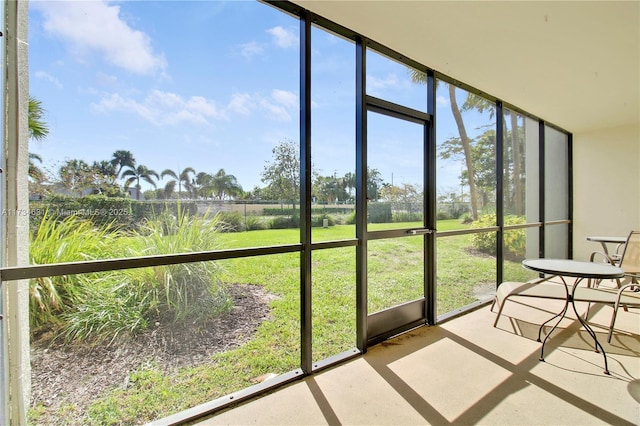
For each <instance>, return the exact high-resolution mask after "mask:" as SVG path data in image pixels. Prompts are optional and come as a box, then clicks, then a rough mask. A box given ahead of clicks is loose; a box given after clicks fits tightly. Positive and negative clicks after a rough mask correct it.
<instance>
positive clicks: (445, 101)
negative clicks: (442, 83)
mask: <svg viewBox="0 0 640 426" xmlns="http://www.w3.org/2000/svg"><path fill="white" fill-rule="evenodd" d="M436 104H438V105H449V99H448V98H445V97H444V96H442V95H440V96H436Z"/></svg>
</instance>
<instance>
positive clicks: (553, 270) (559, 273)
mask: <svg viewBox="0 0 640 426" xmlns="http://www.w3.org/2000/svg"><path fill="white" fill-rule="evenodd" d="M522 266H524V267H525V268H527V269H530V270H532V271H536V272H539V273H541V274H545V275H549V277H547V278H545V279H544V280H543V281H546V280H547V279H549V278H552V277H559V278H560V279H561V280H562V283H563V284H564V287H565V290H566V294H567V299H566V301H565V304H564V308H563V309H562V311H560V312H559V313H558V314H556V315H555V316H553V317H551V318H549V319H548V320H547V321H545V322H544V323H543V324H542V325H541V326H540V330H539V331H538V342H539V341H540V340H541V339H540V336H541V331H542V328H543V327H544V326H545V325H546V324H547V323H548V322H550V321H552V320H553V319H554V318H558V322H557V323H556V324H555V325H554V326H553V328H552V329H551V331H550V332H549V333H547V335H546V337H545V338H544V341H543V342H542V348H541V349H540V361H544V345H545V343H546V342H547V339H549V336H551V333H553V331H554V330H555V329H556V327H558V325H559V324H560V321H562V319H563V318H564V317H565V315H566V313H567V309H568V307H569V303H571V306H572V307H573V312H575V314H576V317H577V318H578V320H579V321H580V324H582V326H583V327H584V329H585V330H587V332H588V333H589V335H590V336H591V337H592V338H593V341H594V342H595V345H596V352H598V350H600V351H602V356H603V357H604V373H605V374H609V367H608V365H607V354H606V353H605V352H604V348H603V347H602V345H601V344H600V342H598V338H597V336H596V333H595V332H594V331H593V329H592V328H591V327H590V326H589V324H587V322H586V321H585V320H583V319H582V316H581V315H580V314H578V310H577V309H576V305H575V302H574V295H575V292H576V288H577V287H578V285H579V284H580V282H581V281H582V280H584V279H585V278H587V279H589V278H591V279H596V280H602V279H614V278H621V277H623V276H624V271H623V270H622V269H621V268H618V267H617V266H613V265H610V264H608V263H592V262H581V261H577V260H566V259H526V260H523V261H522ZM565 277H573V278H576V280H575V283H574V284H573V286H572V287H573V288H572V289H571V291H570V290H569V287H570V285H569V284H567V281H566V280H565Z"/></svg>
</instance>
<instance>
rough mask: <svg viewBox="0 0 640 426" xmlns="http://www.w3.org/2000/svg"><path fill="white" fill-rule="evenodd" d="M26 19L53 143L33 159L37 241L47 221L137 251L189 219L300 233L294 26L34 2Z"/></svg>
mask: <svg viewBox="0 0 640 426" xmlns="http://www.w3.org/2000/svg"><path fill="white" fill-rule="evenodd" d="M78 16H82V18H77V17H78ZM29 19H30V28H29V29H30V31H29V46H30V47H29V54H30V60H29V72H30V79H29V83H30V93H31V95H32V96H34V97H36V98H37V99H38V100H39V101H41V102H42V108H43V109H44V115H43V121H44V124H45V125H46V126H47V127H48V130H49V132H48V135H46V137H43V138H42V139H41V140H32V141H31V146H30V152H31V153H32V154H35V155H36V156H37V157H33V158H32V166H33V167H32V169H31V172H30V195H31V200H32V201H31V210H32V211H34V212H38V213H39V214H38V215H34V217H33V218H32V225H33V226H34V229H35V227H36V226H37V225H38V221H39V220H40V218H41V217H42V215H43V212H44V211H47V215H48V216H54V217H55V218H56V219H59V220H61V221H63V220H65V219H67V218H69V217H74V218H75V220H89V221H91V223H92V224H94V225H95V226H96V227H97V228H98V230H97V231H96V232H97V234H96V235H99V233H101V232H103V231H104V227H105V224H107V223H110V224H112V225H113V226H114V227H118V228H119V230H120V232H122V233H123V234H122V235H123V237H124V238H135V233H144V232H146V230H145V229H144V227H143V224H144V222H145V221H146V220H147V219H149V218H151V219H153V218H155V217H157V216H158V215H159V214H160V212H162V211H164V210H165V209H168V210H169V212H170V214H171V215H177V214H178V206H180V207H179V208H180V211H181V212H189V213H190V214H192V215H195V214H196V213H197V214H198V215H203V214H205V213H207V212H208V215H209V217H208V219H211V217H213V216H214V215H216V214H218V216H219V219H220V222H223V223H224V224H225V226H224V230H225V231H232V232H236V231H244V230H254V229H266V228H269V229H271V228H273V229H276V228H277V229H282V228H297V227H298V226H299V219H298V218H299V213H298V212H299V206H298V200H299V178H298V175H299V161H298V158H299V154H298V151H299V149H298V144H299V141H298V139H299V40H298V30H299V24H298V21H297V19H295V18H294V17H291V16H289V15H287V14H284V13H282V12H280V11H278V10H276V9H275V8H272V7H269V6H266V5H264V4H261V3H259V2H230V3H225V4H224V7H222V3H220V2H213V1H212V2H206V1H194V2H172V1H166V2H122V3H118V4H117V5H111V4H107V3H102V2H62V3H57V2H32V3H30V12H29ZM70 20H71V21H73V22H82V23H83V26H81V27H78V29H77V31H72V30H70V29H69V27H68V26H67V25H64V24H63V23H64V22H68V21H70ZM168 28H170V29H171V31H167V29H168ZM176 34H179V35H180V36H179V37H177V36H176ZM115 40H117V42H115ZM185 46H189V48H188V49H185ZM193 52H198V54H193ZM256 70H259V72H256ZM40 160H41V161H40ZM92 194H99V195H92ZM143 200H144V201H143ZM70 220H72V219H70ZM111 231H113V229H111ZM244 234H245V233H243V235H242V237H240V238H239V240H243V243H242V245H243V246H246V247H253V246H257V245H260V244H270V243H271V241H254V240H253V239H252V235H251V234H250V233H246V234H248V235H244ZM287 237H288V239H287V240H286V242H287V243H294V242H298V241H299V233H291V234H288V235H287ZM276 239H277V240H281V236H278V237H277V238H276ZM236 245H238V244H236ZM189 250H196V247H183V248H181V249H180V251H189ZM140 254H143V253H140V252H135V251H120V252H117V253H113V252H110V251H103V252H102V253H99V254H97V256H98V257H103V258H104V257H122V256H124V255H126V256H137V255H140ZM92 255H93V254H92ZM92 258H93V257H92ZM44 260H45V263H46V262H48V261H49V259H44ZM83 260H86V259H83Z"/></svg>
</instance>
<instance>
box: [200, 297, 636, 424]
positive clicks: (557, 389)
mask: <svg viewBox="0 0 640 426" xmlns="http://www.w3.org/2000/svg"><path fill="white" fill-rule="evenodd" d="M561 306H562V305H561V304H559V302H558V301H549V300H542V299H530V298H529V299H525V298H514V299H512V301H510V302H507V305H505V309H504V311H503V314H502V316H501V318H500V321H499V322H498V325H497V327H496V328H494V327H492V324H493V321H494V318H495V313H493V312H491V310H490V308H489V307H484V308H481V309H479V310H476V311H474V312H471V313H469V314H466V315H464V316H461V317H458V318H455V319H453V320H450V321H448V322H445V323H443V324H441V325H438V326H433V327H421V328H418V329H415V330H412V331H410V332H408V333H405V334H403V335H400V336H397V337H395V338H393V339H390V340H387V341H385V342H383V343H381V344H379V345H377V346H374V347H373V348H370V350H369V351H368V352H367V353H366V354H365V355H363V356H360V357H358V358H355V359H353V360H351V361H348V362H346V363H344V364H341V365H339V366H336V367H333V368H331V369H328V370H325V371H322V372H320V373H318V374H315V375H313V376H311V377H307V378H305V379H304V380H301V381H298V382H294V383H292V384H289V385H287V386H285V387H283V388H280V389H279V390H277V391H275V392H272V393H270V394H267V395H265V396H262V397H259V398H256V399H254V400H251V401H249V402H247V403H244V404H241V405H239V406H237V407H234V408H232V409H228V410H226V411H223V412H220V413H218V414H216V415H214V416H212V417H210V418H207V419H204V420H202V421H201V422H200V423H199V424H200V425H253V424H258V425H325V424H330V425H387V424H388V425H423V424H435V425H443V424H462V425H464V424H486V425H591V424H610V425H639V424H640V310H637V309H636V310H629V312H623V311H622V310H621V311H620V313H619V317H618V320H617V322H616V333H615V334H614V338H613V340H612V342H611V344H607V343H606V328H605V327H603V326H602V325H605V324H608V323H609V320H610V315H611V308H610V307H606V306H596V307H595V309H594V308H593V307H592V309H591V318H590V322H591V323H592V324H593V325H594V328H595V329H596V332H597V334H598V336H599V341H600V342H601V343H602V344H603V346H604V348H605V351H606V352H607V359H608V363H609V370H610V372H611V375H610V376H607V375H605V374H604V373H603V365H604V361H603V357H602V354H600V353H596V352H595V351H593V350H592V349H591V347H592V341H590V337H589V336H588V334H587V333H586V332H585V331H584V329H581V328H580V324H579V322H578V321H577V320H576V319H575V316H570V317H569V318H567V319H565V320H563V322H562V323H561V324H560V327H561V328H559V329H557V330H556V331H555V332H554V334H553V335H552V338H551V339H550V340H549V341H548V343H547V345H546V346H545V362H541V361H539V356H540V346H541V344H540V343H538V342H537V341H536V338H537V332H538V325H539V324H541V323H542V322H544V321H545V320H546V319H548V318H550V317H551V316H552V314H553V313H555V312H558V311H559V310H560V309H561ZM584 307H585V305H582V308H584Z"/></svg>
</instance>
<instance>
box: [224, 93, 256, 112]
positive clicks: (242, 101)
mask: <svg viewBox="0 0 640 426" xmlns="http://www.w3.org/2000/svg"><path fill="white" fill-rule="evenodd" d="M255 107H256V105H255V102H254V100H253V99H252V98H251V95H249V94H248V93H234V94H233V95H232V96H231V101H230V102H229V105H228V107H227V108H228V109H229V111H232V112H235V113H237V114H241V115H249V114H251V111H252V110H254V109H255Z"/></svg>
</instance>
